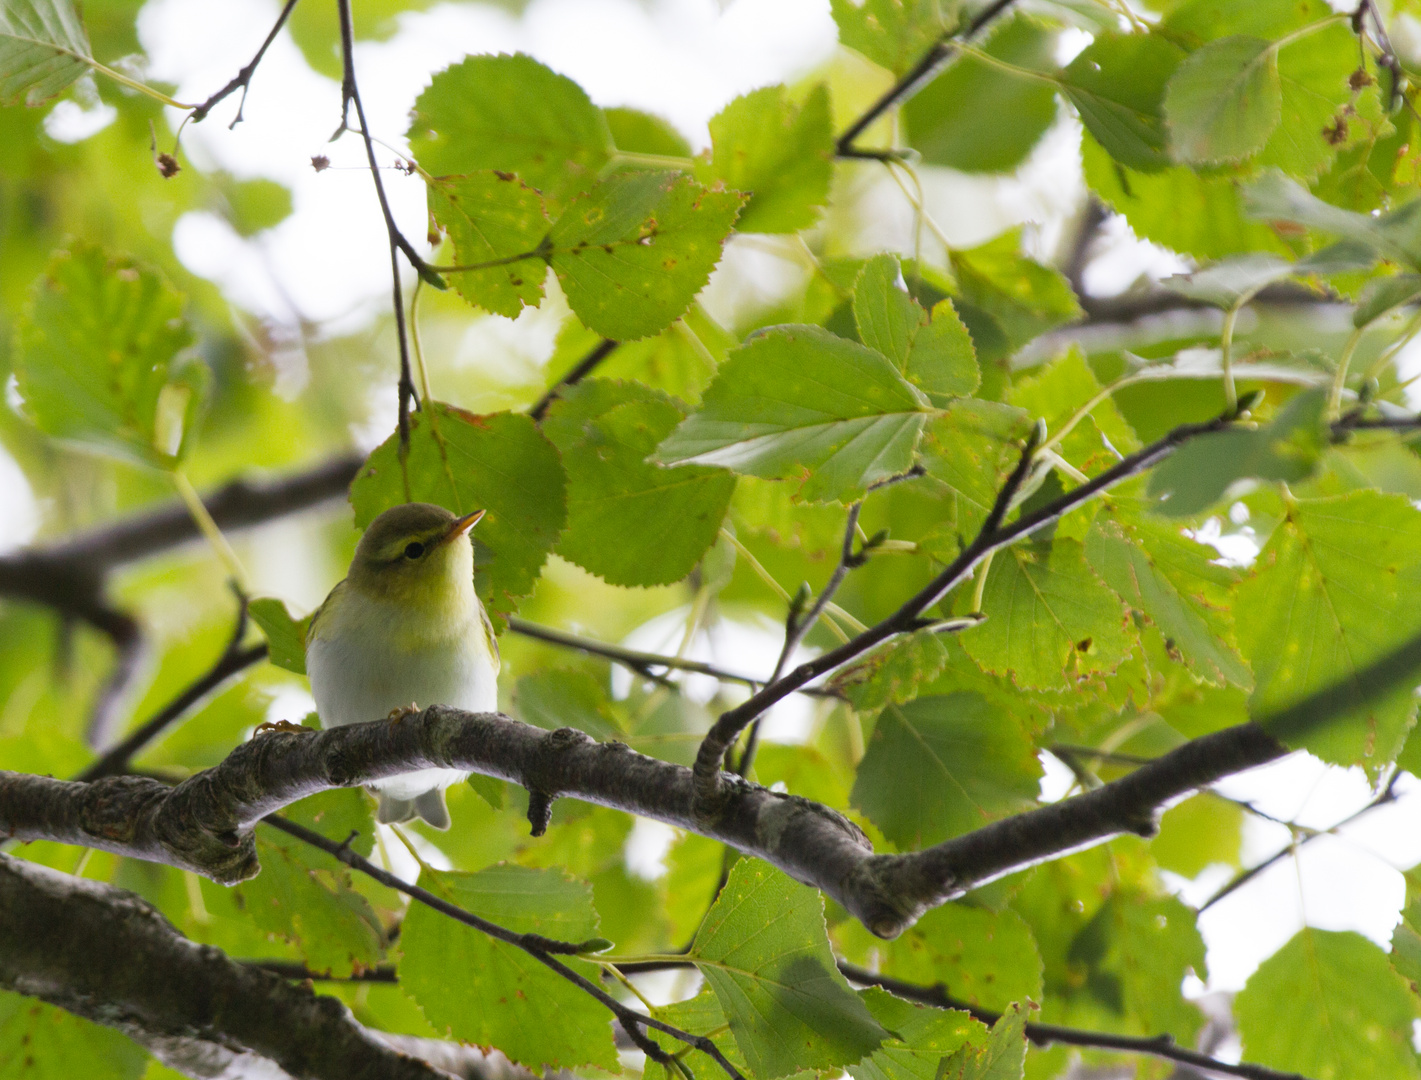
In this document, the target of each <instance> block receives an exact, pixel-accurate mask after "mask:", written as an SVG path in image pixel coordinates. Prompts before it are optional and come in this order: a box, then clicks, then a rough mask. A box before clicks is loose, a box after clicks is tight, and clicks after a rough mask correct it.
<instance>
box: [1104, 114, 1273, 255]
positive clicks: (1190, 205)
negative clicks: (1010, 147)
mask: <svg viewBox="0 0 1421 1080" xmlns="http://www.w3.org/2000/svg"><path fill="white" fill-rule="evenodd" d="M1081 159H1082V161H1083V163H1084V165H1085V178H1086V183H1087V184H1088V185H1089V186H1090V189H1091V190H1092V191H1094V192H1095V193H1096V194H1097V195H1099V196H1100V198H1101V199H1102V200H1103V201H1104V202H1105V203H1106V204H1107V205H1108V206H1110V207H1111V208H1112V209H1113V210H1115V211H1116V212H1117V213H1120V214H1122V215H1123V216H1124V218H1125V220H1126V221H1127V222H1129V225H1130V228H1131V229H1133V230H1134V232H1135V235H1136V236H1138V237H1140V239H1142V240H1153V241H1154V242H1155V243H1157V244H1162V245H1163V246H1165V247H1167V248H1170V249H1172V250H1174V251H1178V252H1180V253H1181V254H1184V255H1193V256H1196V257H1198V258H1201V259H1222V258H1226V257H1227V256H1230V255H1234V254H1237V253H1238V252H1241V251H1275V252H1279V253H1287V252H1288V249H1287V248H1286V247H1285V246H1284V245H1283V242H1282V241H1281V240H1280V239H1279V238H1278V236H1277V235H1276V234H1275V233H1274V232H1273V230H1272V229H1269V228H1267V227H1266V226H1264V225H1262V224H1259V223H1258V222H1255V221H1249V220H1248V219H1247V218H1246V217H1245V216H1244V213H1243V205H1242V201H1241V199H1240V195H1239V189H1238V186H1237V185H1236V184H1235V182H1234V180H1233V178H1232V177H1229V176H1215V175H1207V176H1203V175H1200V174H1199V173H1198V172H1196V171H1195V170H1193V169H1191V168H1189V167H1188V166H1185V165H1178V166H1175V167H1174V168H1171V169H1164V170H1162V171H1161V172H1156V173H1144V172H1138V171H1136V170H1134V169H1127V168H1126V167H1125V166H1123V165H1121V164H1120V163H1119V162H1117V161H1115V160H1114V159H1113V158H1112V157H1111V156H1110V155H1109V153H1107V152H1106V150H1105V149H1104V148H1103V147H1102V146H1101V145H1100V143H1098V142H1096V140H1095V139H1094V138H1093V137H1091V135H1090V133H1089V132H1087V133H1086V134H1085V135H1083V136H1082V137H1081Z"/></svg>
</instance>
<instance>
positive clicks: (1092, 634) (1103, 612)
mask: <svg viewBox="0 0 1421 1080" xmlns="http://www.w3.org/2000/svg"><path fill="white" fill-rule="evenodd" d="M982 611H983V613H984V614H986V616H987V621H986V622H984V623H982V624H981V625H980V626H977V627H974V628H973V629H971V630H965V631H963V632H962V635H961V640H962V647H963V648H964V649H966V650H967V652H968V654H969V655H971V656H972V658H973V659H975V660H976V661H977V662H978V663H979V664H981V665H982V667H983V668H985V669H986V670H987V671H991V672H995V673H999V674H1005V673H1007V672H1010V673H1011V676H1012V679H1013V681H1014V682H1015V683H1016V685H1017V686H1020V687H1023V688H1032V689H1047V688H1053V687H1055V688H1061V689H1064V688H1065V687H1067V686H1069V685H1070V684H1071V682H1072V676H1073V675H1075V674H1084V673H1086V672H1100V671H1111V670H1113V669H1114V668H1115V666H1116V665H1117V664H1119V663H1120V661H1121V660H1123V659H1124V658H1125V656H1126V655H1127V654H1128V653H1129V652H1130V649H1131V647H1132V645H1133V642H1134V634H1133V633H1131V632H1129V631H1127V629H1126V624H1127V622H1128V617H1127V616H1126V614H1125V611H1124V609H1123V608H1122V607H1121V606H1120V600H1119V598H1118V597H1116V596H1115V594H1114V593H1112V592H1110V591H1109V590H1107V589H1102V588H1101V587H1100V579H1099V578H1098V577H1097V576H1096V573H1095V571H1094V570H1093V569H1092V568H1091V567H1090V565H1089V564H1088V563H1087V562H1086V559H1085V552H1084V549H1083V548H1082V546H1081V544H1079V543H1078V542H1076V541H1074V540H1065V539H1062V540H1057V541H1056V542H1055V543H1053V544H1051V545H1050V546H1049V547H1047V546H1045V545H1041V544H1018V545H1016V546H1015V547H1011V548H1007V549H1005V550H1003V551H999V552H997V555H996V558H995V559H993V560H992V564H991V568H990V570H989V571H988V572H987V588H986V591H985V592H984V593H983V596H982Z"/></svg>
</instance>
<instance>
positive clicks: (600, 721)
mask: <svg viewBox="0 0 1421 1080" xmlns="http://www.w3.org/2000/svg"><path fill="white" fill-rule="evenodd" d="M513 700H514V703H515V704H516V705H517V706H518V718H519V719H520V720H523V721H524V722H526V723H529V724H536V725H537V726H538V727H540V728H546V729H547V730H548V731H556V730H557V729H558V728H562V727H574V728H577V729H578V730H579V731H585V732H587V734H589V735H591V736H592V737H593V738H594V739H600V740H604V741H605V740H607V739H625V738H626V732H625V731H624V730H623V728H622V724H621V722H620V721H619V720H618V719H617V715H616V713H615V712H614V711H613V709H612V702H611V701H610V699H609V698H608V697H607V690H606V688H605V687H604V686H603V685H602V683H600V682H598V681H597V680H596V679H594V678H593V677H592V676H591V675H589V674H587V672H585V671H566V670H553V671H538V672H534V673H533V674H531V675H524V676H523V677H522V678H521V679H519V680H518V686H517V689H516V690H514V692H513Z"/></svg>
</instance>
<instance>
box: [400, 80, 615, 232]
mask: <svg viewBox="0 0 1421 1080" xmlns="http://www.w3.org/2000/svg"><path fill="white" fill-rule="evenodd" d="M406 134H407V137H408V138H409V142H410V153H412V154H413V155H414V156H415V158H416V159H417V160H418V161H419V164H420V166H421V167H422V168H423V169H424V170H425V171H426V172H430V173H433V174H434V175H436V176H447V175H451V174H467V173H473V172H481V171H483V170H486V169H497V170H500V171H503V172H511V173H517V174H518V178H519V179H520V180H522V181H523V182H524V183H525V184H527V185H528V186H529V187H532V188H536V189H537V190H538V191H539V192H541V193H542V195H543V197H544V198H545V199H546V200H547V202H548V207H549V210H550V211H552V212H553V213H558V212H560V211H561V210H562V208H563V207H565V206H566V205H567V204H568V202H569V201H570V200H572V199H573V198H574V197H575V196H576V195H578V194H579V193H581V192H584V191H586V190H588V189H589V188H590V187H592V185H593V184H594V183H595V182H596V180H597V177H598V174H599V173H600V171H601V170H602V168H603V167H604V166H605V165H606V164H607V163H608V162H609V161H611V159H612V155H613V153H614V152H615V149H616V148H615V147H614V146H613V144H612V133H611V131H610V130H609V129H608V127H607V121H606V119H605V118H604V117H603V115H602V110H601V109H599V108H597V106H596V105H593V104H592V101H591V99H589V98H588V96H587V94H586V92H585V91H584V90H583V89H582V87H580V86H578V85H577V83H575V82H573V81H572V80H571V79H569V78H567V77H566V76H565V75H559V74H557V73H556V72H554V71H552V70H551V69H550V68H548V67H545V66H544V65H542V64H540V63H538V61H536V60H534V59H533V58H532V57H531V56H524V55H523V54H522V53H518V54H516V55H513V56H508V55H505V54H499V55H497V56H470V57H466V58H465V59H464V60H463V61H462V62H461V63H458V64H455V65H453V66H452V67H448V68H445V69H444V70H443V71H441V72H440V73H439V74H437V75H435V76H434V81H433V82H432V83H431V84H430V86H429V88H428V89H427V90H425V91H424V93H422V94H420V96H419V98H418V100H416V101H415V104H414V113H413V116H412V119H411V122H410V127H409V131H408V132H407V133H406Z"/></svg>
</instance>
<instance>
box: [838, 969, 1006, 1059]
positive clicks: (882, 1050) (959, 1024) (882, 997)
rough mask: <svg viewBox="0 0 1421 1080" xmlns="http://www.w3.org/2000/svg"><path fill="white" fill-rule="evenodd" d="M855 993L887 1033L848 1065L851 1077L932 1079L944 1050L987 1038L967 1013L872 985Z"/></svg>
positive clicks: (980, 1043)
mask: <svg viewBox="0 0 1421 1080" xmlns="http://www.w3.org/2000/svg"><path fill="white" fill-rule="evenodd" d="M859 996H860V997H862V998H863V1002H864V1004H865V1005H867V1006H868V1011H869V1012H871V1013H872V1014H873V1017H874V1019H875V1020H877V1021H878V1022H879V1023H880V1024H882V1025H883V1028H884V1030H886V1031H888V1032H890V1033H891V1034H890V1036H889V1038H887V1039H885V1040H884V1042H883V1045H882V1046H880V1047H879V1048H878V1049H877V1050H875V1051H874V1052H873V1053H872V1054H870V1055H869V1056H868V1057H866V1058H865V1059H864V1060H863V1061H861V1062H859V1063H858V1064H857V1065H850V1066H849V1070H848V1071H849V1075H850V1076H852V1077H853V1078H854V1080H937V1078H938V1074H939V1068H938V1067H939V1065H940V1064H941V1063H942V1062H943V1061H944V1060H945V1059H944V1056H943V1055H945V1054H950V1053H952V1052H954V1051H956V1050H960V1049H962V1048H964V1047H966V1046H969V1045H970V1046H973V1047H981V1046H983V1045H984V1044H985V1043H986V1042H987V1031H986V1029H985V1028H984V1027H983V1026H982V1025H981V1024H980V1023H978V1022H977V1021H976V1020H973V1019H972V1018H971V1017H970V1016H969V1015H968V1014H967V1013H964V1012H958V1011H955V1010H947V1009H934V1008H929V1007H928V1006H925V1005H915V1004H913V1003H911V1002H908V1001H903V1000H902V999H901V998H896V997H894V996H893V995H892V994H890V993H888V991H886V990H880V989H879V988H878V987H876V986H870V987H868V988H867V989H866V990H862V991H860V995H859Z"/></svg>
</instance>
